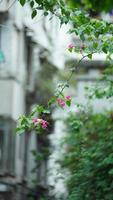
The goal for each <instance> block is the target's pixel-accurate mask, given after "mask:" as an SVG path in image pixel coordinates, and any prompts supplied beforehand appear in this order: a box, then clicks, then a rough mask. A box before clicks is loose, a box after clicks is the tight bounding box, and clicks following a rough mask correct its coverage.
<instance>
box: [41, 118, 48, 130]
mask: <svg viewBox="0 0 113 200" xmlns="http://www.w3.org/2000/svg"><path fill="white" fill-rule="evenodd" d="M47 124H48V122H47V121H45V120H43V119H42V121H41V126H42V128H43V129H46V128H47Z"/></svg>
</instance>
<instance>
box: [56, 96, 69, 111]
mask: <svg viewBox="0 0 113 200" xmlns="http://www.w3.org/2000/svg"><path fill="white" fill-rule="evenodd" d="M71 99H72V98H71V96H66V97H65V98H64V99H62V98H58V99H57V102H58V104H59V106H61V107H63V108H64V106H65V105H66V101H71Z"/></svg>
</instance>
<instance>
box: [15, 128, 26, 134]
mask: <svg viewBox="0 0 113 200" xmlns="http://www.w3.org/2000/svg"><path fill="white" fill-rule="evenodd" d="M24 132H25V129H24V128H22V127H17V128H16V133H17V134H22V133H24Z"/></svg>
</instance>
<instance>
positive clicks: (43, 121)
mask: <svg viewBox="0 0 113 200" xmlns="http://www.w3.org/2000/svg"><path fill="white" fill-rule="evenodd" d="M32 122H33V124H34V125H38V124H40V125H41V127H42V128H43V129H46V128H47V125H48V122H47V121H45V120H43V119H39V118H33V119H32Z"/></svg>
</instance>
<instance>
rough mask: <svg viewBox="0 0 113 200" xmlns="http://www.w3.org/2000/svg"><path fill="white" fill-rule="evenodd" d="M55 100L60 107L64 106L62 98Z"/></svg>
mask: <svg viewBox="0 0 113 200" xmlns="http://www.w3.org/2000/svg"><path fill="white" fill-rule="evenodd" d="M57 102H58V104H59V105H60V106H61V107H64V106H65V105H66V104H65V101H64V100H63V99H60V98H58V99H57Z"/></svg>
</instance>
